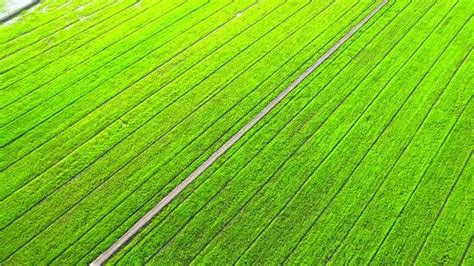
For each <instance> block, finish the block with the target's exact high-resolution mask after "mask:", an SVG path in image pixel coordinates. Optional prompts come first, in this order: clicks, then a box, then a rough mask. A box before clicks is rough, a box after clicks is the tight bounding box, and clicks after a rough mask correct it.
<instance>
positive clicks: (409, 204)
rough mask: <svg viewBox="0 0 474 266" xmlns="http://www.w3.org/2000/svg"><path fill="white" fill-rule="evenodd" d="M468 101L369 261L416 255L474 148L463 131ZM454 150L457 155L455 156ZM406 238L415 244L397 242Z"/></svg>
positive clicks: (469, 109)
mask: <svg viewBox="0 0 474 266" xmlns="http://www.w3.org/2000/svg"><path fill="white" fill-rule="evenodd" d="M471 85H472V83H471ZM471 100H472V93H471V97H470V99H469V102H468V104H467V106H466V109H464V110H463V112H461V116H460V118H459V120H458V122H459V124H458V125H456V126H455V127H454V128H453V131H452V134H453V135H451V138H449V137H448V139H447V140H446V142H445V144H444V145H446V146H444V147H443V146H442V147H441V149H440V151H439V154H437V156H436V157H438V156H439V157H441V158H436V157H435V158H436V159H435V160H434V162H433V164H432V165H431V166H430V168H428V169H427V172H425V173H424V174H423V175H422V177H421V178H420V180H419V181H418V183H417V184H416V186H415V188H414V189H413V191H412V192H411V193H410V195H409V196H408V199H407V201H406V202H405V204H404V206H403V207H402V209H401V211H400V213H399V214H398V215H397V217H396V219H394V221H393V223H392V225H391V226H390V229H389V230H388V231H387V233H386V235H385V237H384V239H383V240H382V242H381V243H380V245H379V247H378V248H377V251H376V252H375V253H374V255H373V256H372V258H371V261H373V262H377V261H387V260H389V261H393V262H400V261H413V259H414V258H415V256H416V252H417V250H418V248H419V247H420V244H422V241H420V240H422V238H423V237H424V235H426V234H427V233H428V230H429V228H430V227H431V224H432V223H433V222H434V220H435V217H436V212H437V211H438V210H439V208H440V205H441V204H442V202H443V198H445V197H446V195H447V194H448V191H449V188H450V187H451V186H452V184H454V182H455V180H456V177H457V176H458V175H460V174H461V171H462V169H463V166H464V165H465V163H466V162H467V160H468V159H469V157H470V155H471V153H472V151H473V148H474V145H473V141H472V138H470V136H469V135H468V134H466V133H467V132H469V131H470V130H472V128H471V126H472V117H473V115H474V112H473V111H474V108H473V107H474V104H472V101H471ZM463 114H464V115H463ZM453 153H454V154H458V155H459V156H456V157H454V156H452V154H453ZM415 204H420V205H415ZM407 215H409V216H410V217H409V219H407ZM405 241H410V242H408V243H416V244H413V245H410V246H405V245H400V242H402V243H405ZM389 248H390V249H389Z"/></svg>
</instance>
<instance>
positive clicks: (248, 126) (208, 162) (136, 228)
mask: <svg viewBox="0 0 474 266" xmlns="http://www.w3.org/2000/svg"><path fill="white" fill-rule="evenodd" d="M387 3H388V0H383V1H382V2H381V3H380V4H379V5H378V6H376V7H375V8H374V9H373V10H372V11H371V12H370V13H369V14H368V15H367V16H366V17H365V18H364V19H362V20H361V21H360V22H359V23H357V24H356V25H355V26H354V27H353V28H352V29H351V30H350V31H349V32H348V33H346V34H345V35H344V36H343V37H342V38H341V39H339V40H338V41H337V42H336V44H335V45H334V46H332V47H331V48H329V50H328V51H327V52H326V53H325V54H323V55H322V56H321V57H320V58H319V59H318V60H317V61H316V62H315V63H314V64H313V65H311V66H310V67H309V68H308V69H306V70H305V71H304V72H303V73H302V74H301V75H300V76H299V77H298V78H297V79H296V80H295V81H293V82H292V83H291V84H290V85H289V86H288V87H287V88H286V89H285V90H284V91H282V92H281V93H280V94H279V95H278V96H277V97H276V98H275V99H273V100H272V101H271V102H270V103H269V104H268V105H267V106H265V108H263V110H262V111H261V112H260V113H258V114H257V115H256V116H255V117H254V118H253V119H252V120H251V121H250V122H248V123H247V124H246V125H245V126H244V127H242V128H241V129H240V130H239V131H238V132H237V133H236V134H235V135H234V136H232V137H231V138H230V139H229V140H228V141H227V142H226V143H224V145H222V146H221V147H220V148H219V149H218V150H217V151H216V152H215V153H214V154H212V155H211V157H209V158H208V159H207V160H206V161H205V162H204V163H203V164H202V165H201V166H199V167H198V168H197V169H196V170H195V171H194V172H192V173H191V174H190V175H189V176H188V177H187V178H186V179H185V180H184V181H183V182H182V183H180V184H179V185H178V186H177V187H175V188H174V189H173V190H172V191H171V192H170V193H169V194H168V195H167V196H166V197H164V198H163V199H162V200H161V201H160V202H159V203H158V204H157V205H156V206H155V207H153V208H152V209H151V210H150V211H149V212H148V213H147V214H146V215H145V216H143V217H142V218H141V219H140V220H139V221H138V222H137V223H135V224H134V225H133V226H132V227H131V228H130V229H129V230H128V231H127V232H126V233H125V234H124V235H123V236H122V237H120V238H119V239H118V240H117V241H116V242H115V243H114V244H112V245H111V246H110V247H109V248H108V249H107V250H106V251H105V252H104V253H102V254H101V255H99V256H98V257H97V258H96V259H95V260H94V261H93V262H92V263H91V264H90V265H102V264H103V263H104V262H106V261H107V260H108V259H109V258H110V257H111V256H113V255H114V254H115V253H116V252H117V251H118V250H119V249H120V248H122V247H123V246H124V245H125V244H126V243H128V241H130V240H131V239H132V238H133V237H134V236H135V235H136V234H137V233H138V232H139V231H140V230H141V229H142V228H143V227H145V226H146V225H147V224H148V223H149V222H150V221H151V219H153V217H154V216H155V215H157V214H158V213H159V212H160V211H161V210H162V209H163V208H165V207H166V206H167V205H168V204H169V203H170V202H171V201H172V200H173V199H174V198H175V197H176V196H178V195H179V194H180V193H181V192H182V191H183V190H184V189H185V188H186V187H187V186H188V185H189V184H191V183H192V182H193V181H194V180H195V179H196V178H197V177H199V176H200V175H201V174H202V173H203V172H204V171H205V170H206V169H207V168H209V167H210V166H211V165H212V164H213V163H214V162H215V161H216V160H217V159H219V157H220V156H222V155H223V154H224V153H225V152H226V151H227V150H229V149H230V148H231V147H232V146H233V145H234V144H235V143H236V142H237V141H238V140H239V139H241V138H242V137H243V136H244V135H245V133H247V132H248V131H250V129H252V128H253V127H254V126H255V124H257V123H258V122H259V121H260V120H262V119H263V117H265V116H266V115H267V114H268V113H269V112H270V111H271V110H272V109H273V108H274V107H275V106H277V105H278V104H279V103H280V102H281V101H282V100H283V99H284V98H285V97H286V96H287V95H288V94H289V93H290V92H291V91H293V90H294V89H295V88H296V87H297V86H298V85H299V84H300V83H301V82H303V80H305V79H306V78H307V77H308V76H309V75H310V74H311V73H313V72H314V71H315V70H316V69H317V68H318V67H319V66H320V65H322V64H323V63H324V62H325V61H326V60H327V59H328V58H329V57H331V56H332V55H333V54H334V53H335V52H336V51H337V50H338V49H339V48H340V47H341V46H342V45H343V44H345V43H346V42H347V41H348V40H349V39H350V38H351V37H352V36H353V35H354V34H356V33H357V32H358V31H359V30H360V29H361V28H362V27H363V26H364V25H365V24H367V22H368V21H369V20H370V19H371V18H372V17H374V16H375V15H376V14H377V13H378V12H379V11H380V10H381V9H382V8H383V7H384V6H385V5H386V4H387Z"/></svg>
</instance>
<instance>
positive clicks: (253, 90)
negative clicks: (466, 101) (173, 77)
mask: <svg viewBox="0 0 474 266" xmlns="http://www.w3.org/2000/svg"><path fill="white" fill-rule="evenodd" d="M308 22H309V21H308ZM302 26H304V25H302ZM317 37H319V35H318V36H317ZM314 40H315V38H313V39H312V40H311V42H310V43H308V44H306V45H305V46H304V47H303V48H302V49H304V48H306V47H307V46H308V45H309V44H311V43H313V42H314ZM326 44H327V43H326ZM277 46H278V45H277ZM277 46H276V47H277ZM302 49H301V50H302ZM320 50H321V49H319V50H318V51H320ZM265 56H266V55H265ZM295 56H296V54H295V55H294V56H292V57H291V59H293V58H294V57H295ZM313 56H314V54H313ZM289 61H290V60H287V61H286V62H285V63H284V64H282V66H283V65H286V64H287V63H288V62H289ZM257 63H258V62H257ZM277 71H278V70H276V71H273V72H272V73H271V74H270V76H269V77H267V78H266V79H265V80H263V81H261V82H260V83H259V84H258V85H257V86H255V87H254V89H252V90H251V91H250V92H248V93H246V95H244V96H243V97H242V98H241V99H239V101H238V102H236V103H235V104H234V105H233V106H231V107H230V108H229V109H228V110H226V111H225V113H223V114H222V115H220V116H219V117H218V118H216V119H215V121H213V122H212V124H211V125H209V126H208V127H206V128H205V129H203V130H202V131H203V132H200V135H198V136H197V137H196V138H194V139H192V140H191V141H190V142H189V143H188V144H186V145H191V144H193V143H194V142H195V140H196V139H198V138H201V137H202V135H204V134H205V133H207V130H209V129H210V128H211V127H213V126H214V125H215V124H216V123H217V122H218V120H220V119H222V117H224V116H225V115H227V114H228V113H229V112H231V111H233V110H234V109H235V107H236V106H237V105H238V104H240V103H241V102H242V101H243V100H245V99H246V98H247V97H248V95H250V94H252V93H254V92H255V88H257V87H259V86H260V85H261V84H263V83H264V82H266V81H268V79H269V78H270V77H272V76H274V75H275V73H276V72H277ZM294 73H295V71H294V72H293V73H291V74H294ZM236 78H238V77H236ZM236 78H234V79H233V80H232V81H230V82H233V81H234V80H235V79H236ZM287 80H288V77H287V78H286V79H285V81H287ZM230 82H228V83H230ZM282 83H283V82H282ZM280 86H281V83H280V84H279V86H278V87H280ZM278 87H277V88H278ZM277 88H275V89H273V90H272V91H271V92H269V93H267V94H266V95H265V96H264V97H263V98H265V99H266V98H269V95H270V94H271V93H274V92H275V91H276V89H277ZM220 91H221V90H219V91H218V92H215V93H213V94H212V95H210V96H209V97H210V98H209V99H206V100H205V101H203V103H200V107H202V105H203V104H205V103H207V101H209V100H210V99H211V98H212V97H214V96H216V95H217V94H218V93H220ZM262 101H263V99H262V100H260V101H259V102H258V103H257V105H260V104H261V103H262ZM200 107H199V108H200ZM255 107H256V106H254V107H252V110H253V109H254V108H255ZM196 110H197V109H196ZM194 111H195V110H194ZM194 111H193V112H194ZM250 112H251V110H250V111H248V112H246V113H245V114H244V116H247V115H249V113H250ZM188 117H189V116H186V117H185V118H184V119H183V120H181V121H180V122H179V124H177V125H176V126H174V127H173V128H172V129H171V130H174V129H175V128H176V127H177V126H179V125H180V124H182V123H183V121H184V120H185V119H187V118H188ZM231 127H232V126H231ZM171 130H170V131H171ZM168 133H169V131H168V132H166V133H165V134H168ZM224 135H225V134H220V136H219V138H218V139H217V140H216V141H214V142H213V143H212V144H211V145H215V144H216V143H217V142H218V141H220V140H221V139H222V138H223V137H224ZM161 138H162V137H160V138H159V139H161ZM154 143H155V142H153V143H152V144H151V145H154ZM151 145H150V146H151ZM186 147H187V146H185V147H183V148H181V149H180V150H179V151H177V152H176V153H175V154H174V155H173V157H174V156H177V155H179V154H181V153H182V152H183V150H185V148H186ZM148 148H149V147H147V148H146V149H148ZM210 148H211V147H209V148H207V149H206V151H205V152H207V151H209V149H210ZM146 149H144V150H143V151H142V153H143V152H145V150H146ZM142 153H140V154H139V155H138V156H140V155H141V154H142ZM202 155H204V153H201V154H200V155H199V157H201V156H202ZM138 156H136V157H138ZM136 157H134V158H133V160H135V159H136ZM172 159H173V158H170V159H168V160H167V161H166V162H165V163H163V165H166V164H168V163H170V162H171V161H172ZM194 162H196V160H194V161H193V162H191V164H192V163H194ZM188 167H190V165H188V166H187V168H188ZM122 168H123V167H122ZM187 168H186V169H187ZM156 171H157V170H155V171H154V172H153V173H152V174H151V175H150V176H149V177H148V178H147V179H146V180H144V181H143V182H142V183H141V184H140V186H139V187H137V188H136V189H134V191H136V190H137V189H139V188H141V185H143V184H144V183H145V182H147V181H148V180H149V178H151V177H152V176H153V175H155V174H156ZM115 172H118V171H115ZM114 174H115V173H114ZM114 174H113V175H114ZM111 176H112V175H111ZM176 177H177V176H176V175H175V176H173V177H172V179H171V180H170V181H169V182H167V184H165V186H164V187H163V189H165V187H168V186H169V185H170V183H171V182H172V181H174V180H175V179H176ZM134 191H132V192H131V193H133V192H134ZM160 192H162V189H161V190H160ZM130 195H131V194H129V195H128V196H127V198H128V197H129V196H130ZM124 200H125V199H124ZM146 202H149V200H147V201H146ZM122 203H123V201H121V202H120V203H119V204H117V206H118V205H120V204H122ZM141 207H142V206H140V207H139V208H141ZM114 209H115V207H114ZM112 211H113V210H111V211H110V212H109V213H107V215H108V214H110V213H111V212H112ZM103 218H105V216H104V217H103ZM127 219H128V218H127ZM90 229H93V228H92V227H91V228H90ZM90 229H89V230H88V231H90Z"/></svg>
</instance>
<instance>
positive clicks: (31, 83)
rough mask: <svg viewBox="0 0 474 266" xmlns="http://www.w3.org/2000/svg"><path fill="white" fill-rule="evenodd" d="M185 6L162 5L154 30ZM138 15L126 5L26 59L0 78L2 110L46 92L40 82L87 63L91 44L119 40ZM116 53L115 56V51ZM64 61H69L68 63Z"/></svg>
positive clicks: (136, 9) (42, 82)
mask: <svg viewBox="0 0 474 266" xmlns="http://www.w3.org/2000/svg"><path fill="white" fill-rule="evenodd" d="M200 2H201V1H197V2H196V3H190V4H188V5H191V6H195V5H196V4H198V3H200ZM186 3H187V2H186V1H180V2H178V3H175V2H168V3H167V4H166V5H163V9H162V10H161V11H162V12H163V13H162V16H164V17H165V18H160V17H161V16H160V15H158V16H156V13H155V18H156V19H160V20H161V21H162V24H161V25H160V24H158V25H159V26H155V27H156V28H157V29H156V30H157V31H160V30H164V29H166V28H167V27H169V26H170V25H169V24H175V23H176V22H177V21H169V20H170V19H173V18H174V17H171V16H172V15H173V14H169V13H170V12H171V11H174V13H177V12H176V11H175V10H173V9H171V10H169V9H170V8H171V7H174V8H175V9H177V8H179V7H180V6H181V5H186ZM159 6H160V5H158V6H155V8H157V7H159ZM113 10H114V9H113ZM140 11H142V9H141V8H139V7H137V6H136V5H133V4H129V6H127V7H123V9H122V10H120V11H119V12H117V13H115V14H113V15H112V16H110V17H109V18H106V19H104V20H102V21H100V22H98V23H96V24H95V25H94V26H93V27H91V28H89V29H87V30H86V31H85V32H83V33H82V34H78V35H75V36H73V37H71V38H69V39H67V40H65V41H64V42H62V43H60V44H58V45H55V46H53V47H51V49H47V50H45V51H44V52H43V53H41V54H38V55H36V56H34V57H32V58H30V59H28V60H27V61H25V63H23V64H21V65H19V66H18V67H16V68H15V69H14V70H12V71H10V72H8V73H5V74H2V80H3V82H2V83H3V89H2V90H0V95H1V96H2V98H1V100H2V101H1V102H0V104H1V107H2V109H4V108H6V107H9V106H10V105H11V104H13V103H15V102H17V101H19V100H21V99H22V98H24V97H27V96H29V95H30V94H32V93H34V92H36V91H38V90H39V89H42V90H45V88H43V85H44V84H47V83H48V82H46V83H45V82H44V81H43V80H42V79H46V80H52V79H54V78H56V77H57V76H58V75H62V74H65V73H63V72H66V71H68V70H71V69H72V68H73V66H71V65H70V64H71V63H73V62H71V60H74V58H76V59H75V60H74V61H79V62H80V60H82V59H83V58H82V57H85V58H86V59H87V58H89V57H93V55H94V53H93V52H94V46H92V47H89V45H90V44H91V43H92V44H95V45H98V46H99V47H100V43H98V40H100V39H102V38H101V37H102V36H103V35H104V34H106V36H108V37H109V38H111V37H118V36H116V35H117V33H115V30H117V29H116V28H117V27H118V28H119V29H122V31H123V30H124V29H125V28H128V26H129V25H128V24H127V22H130V21H131V22H136V20H134V18H137V14H136V13H140ZM151 11H153V10H151ZM121 12H126V13H127V15H121V14H120V13H121ZM155 12H156V11H155ZM186 15H188V14H187V13H186V12H182V14H177V15H176V14H175V16H178V18H179V16H186ZM115 16H118V17H119V18H114V17H115ZM170 17H171V18H170ZM145 18H146V17H145ZM139 19H143V18H139ZM163 20H164V21H163ZM167 20H168V21H167ZM94 21H95V20H94ZM183 26H184V25H183ZM135 27H136V26H135ZM138 27H139V26H138ZM132 29H133V28H128V30H130V31H131V30H132ZM130 33H131V32H130ZM118 34H120V33H118ZM123 34H126V33H123ZM148 34H149V33H148ZM144 37H146V36H142V38H144ZM103 41H104V45H105V44H107V39H106V38H105V39H104V40H103ZM65 47H67V49H65ZM81 53H82V54H83V56H81ZM115 53H117V52H116V51H115ZM77 58H78V59H77ZM66 59H69V61H68V60H66ZM98 60H100V58H98ZM55 66H56V67H57V69H54V68H53V67H55ZM45 72H46V73H45ZM71 78H72V77H71ZM71 83H72V82H70V83H69V85H70V84H71ZM72 84H74V83H72ZM56 86H59V88H58V89H55V90H54V91H61V90H60V89H61V88H67V86H66V87H65V86H63V85H62V84H59V85H58V84H56ZM46 89H47V88H46ZM51 89H52V88H49V90H51ZM53 89H54V88H53ZM47 92H48V91H47ZM40 100H41V98H40ZM4 123H5V122H3V123H2V124H4Z"/></svg>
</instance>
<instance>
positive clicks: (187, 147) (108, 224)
mask: <svg viewBox="0 0 474 266" xmlns="http://www.w3.org/2000/svg"><path fill="white" fill-rule="evenodd" d="M278 87H279V86H278ZM245 97H247V96H245ZM245 97H244V98H245ZM249 97H250V96H249ZM260 102H261V101H260ZM234 106H235V105H234ZM234 106H233V107H232V108H234ZM254 109H255V108H254ZM227 112H228V111H227ZM227 112H226V113H225V114H227ZM246 115H248V114H246ZM221 117H222V116H221ZM221 117H219V118H218V119H221ZM230 124H233V123H230ZM212 126H213V127H214V125H212ZM205 130H206V131H207V130H209V129H207V128H206V129H205ZM226 131H228V130H226ZM199 134H201V133H199ZM199 138H201V139H204V137H202V135H200V136H199ZM205 139H208V138H207V137H206V138H205ZM220 139H223V136H222V135H220V136H219V139H218V141H219V140H220ZM201 141H202V140H201ZM193 142H194V139H193V140H192V141H191V143H189V144H185V145H183V148H184V147H186V150H188V149H189V150H193V149H192V148H189V145H190V144H192V143H193ZM213 144H214V143H213ZM183 148H181V149H180V151H179V153H181V152H182V150H183ZM196 148H198V147H196ZM167 151H168V150H167ZM179 153H178V154H176V155H172V156H171V158H174V157H175V156H177V155H179ZM176 163H178V162H176ZM176 163H172V164H171V165H173V166H174V168H176ZM166 164H168V162H166ZM167 167H169V166H167ZM156 168H157V169H159V168H160V167H159V166H157V167H156ZM160 170H161V169H160ZM170 170H171V169H170ZM173 171H175V170H174V169H173ZM154 174H156V173H153V175H154ZM173 179H174V178H173ZM155 184H156V183H155ZM168 184H169V183H168ZM168 184H167V185H168ZM140 185H141V184H140ZM130 193H134V192H133V191H132V192H130ZM130 193H129V194H128V195H131V194H130ZM160 194H161V192H160ZM140 195H143V194H140ZM127 197H129V196H127ZM125 199H126V198H124V199H123V200H122V201H120V202H119V203H118V204H122V203H127V202H126V201H125ZM114 208H115V207H114ZM109 214H110V212H109V213H107V215H109ZM123 214H124V215H128V214H127V212H124V213H123ZM127 219H128V217H127ZM100 222H101V221H100ZM110 224H111V222H110V221H109V222H107V224H106V225H107V226H110ZM94 229H96V228H94Z"/></svg>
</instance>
